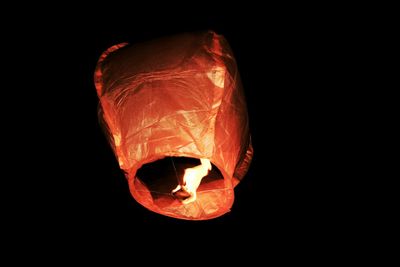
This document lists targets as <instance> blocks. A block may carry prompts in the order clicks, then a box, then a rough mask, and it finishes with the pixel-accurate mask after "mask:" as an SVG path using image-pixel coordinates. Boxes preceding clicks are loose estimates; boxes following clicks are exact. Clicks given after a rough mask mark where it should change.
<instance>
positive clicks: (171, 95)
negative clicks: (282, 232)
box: [95, 31, 253, 220]
mask: <svg viewBox="0 0 400 267" xmlns="http://www.w3.org/2000/svg"><path fill="white" fill-rule="evenodd" d="M95 85H96V90H97V94H98V97H99V99H100V105H99V119H100V123H101V124H102V126H103V129H104V130H105V133H106V136H107V137H108V140H109V142H110V144H111V146H112V148H113V151H114V153H115V155H116V157H117V159H118V163H119V165H120V168H121V169H122V170H123V171H124V173H125V174H126V178H127V181H128V184H129V189H130V192H131V194H132V196H133V197H134V198H135V199H136V201H137V202H139V203H140V204H141V205H143V206H144V207H146V208H147V209H149V210H151V211H154V212H157V213H160V214H163V215H166V216H170V217H174V218H178V219H186V220H206V219H211V218H215V217H218V216H221V215H223V214H225V213H226V212H228V211H229V210H230V208H231V207H232V204H233V201H234V187H235V186H236V185H237V184H238V183H239V182H240V180H241V179H243V177H244V176H245V174H246V172H247V170H248V168H249V165H250V162H251V159H252V156H253V148H252V144H251V138H250V133H249V126H248V117H247V108H246V102H245V98H244V94H243V90H242V87H241V82H240V78H239V73H238V69H237V66H236V62H235V59H234V56H233V53H232V51H231V49H230V47H229V45H228V43H227V41H226V40H225V38H223V37H222V36H221V35H218V34H216V33H214V32H211V31H209V32H202V33H193V34H191V33H187V34H181V35H176V36H171V37H165V38H162V39H158V40H153V41H148V42H145V43H141V44H133V45H128V44H127V43H122V44H118V45H115V46H112V47H111V48H109V49H108V50H107V51H105V52H104V53H103V54H102V55H101V56H100V59H99V61H98V64H97V67H96V70H95ZM165 158H171V165H172V166H173V167H174V169H175V173H174V175H173V176H175V177H174V179H175V180H174V181H173V182H171V181H172V180H171V179H170V177H169V176H168V175H167V172H153V173H155V178H154V179H153V180H152V182H149V181H148V180H146V179H144V177H143V175H142V177H141V176H140V175H139V174H140V173H141V170H142V169H143V168H147V167H148V166H153V165H154V166H155V164H156V163H157V162H159V161H162V160H163V159H165ZM179 158H192V159H197V161H200V162H199V163H200V164H195V165H193V166H189V167H188V168H185V169H184V171H183V173H182V172H180V171H179V166H175V165H176V164H177V163H178V160H177V159H179ZM174 159H175V160H174ZM152 164H153V165H152ZM216 172H218V173H219V175H220V179H214V180H213V179H211V178H210V177H211V176H213V175H214V174H215V173H216ZM154 181H156V182H154ZM152 183H153V184H152ZM154 184H157V186H156V187H153V185H154Z"/></svg>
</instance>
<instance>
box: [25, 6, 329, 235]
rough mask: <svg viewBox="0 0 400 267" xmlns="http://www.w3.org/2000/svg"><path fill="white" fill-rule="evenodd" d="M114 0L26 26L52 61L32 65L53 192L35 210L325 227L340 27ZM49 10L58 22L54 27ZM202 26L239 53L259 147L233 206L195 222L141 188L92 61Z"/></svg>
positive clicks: (40, 56)
mask: <svg viewBox="0 0 400 267" xmlns="http://www.w3.org/2000/svg"><path fill="white" fill-rule="evenodd" d="M107 12H110V13H112V11H108V10H107V8H106V7H105V8H103V9H102V10H101V12H99V13H91V12H87V13H83V14H81V15H80V16H79V18H78V17H75V16H74V15H72V14H71V15H70V16H64V17H61V18H57V15H56V14H54V15H50V18H49V19H48V20H47V22H46V23H45V22H43V23H38V24H37V25H36V24H35V25H34V26H32V29H30V28H29V29H30V32H31V33H32V32H35V31H34V30H35V29H37V31H36V33H35V35H34V38H33V37H32V38H30V37H29V38H28V37H26V38H25V40H26V42H25V43H26V46H27V47H34V49H33V50H32V51H31V52H30V53H32V54H33V55H34V60H33V61H32V62H33V63H34V62H35V60H38V61H40V62H41V64H43V65H44V66H45V67H44V68H43V69H40V70H38V69H36V67H35V64H33V65H32V66H31V68H35V70H34V71H36V72H39V73H40V75H39V74H38V75H35V77H36V79H37V80H38V81H40V83H36V86H38V88H39V89H38V90H37V91H35V92H34V93H32V94H33V95H34V96H35V99H38V102H36V103H35V104H34V105H35V107H36V108H35V112H36V113H38V115H37V117H40V118H41V120H40V122H37V123H35V124H34V127H32V128H31V129H36V131H34V133H33V134H34V135H35V136H38V137H37V139H35V140H36V142H35V144H34V147H35V151H38V152H42V153H44V154H45V155H44V156H43V157H42V158H41V160H40V163H41V164H40V168H43V167H44V169H40V172H41V173H42V176H43V177H42V178H39V180H38V181H37V185H36V186H38V185H39V186H38V187H40V192H42V191H43V192H45V193H42V194H37V196H36V198H37V199H38V200H39V202H38V204H37V206H39V207H41V208H40V209H38V210H41V211H43V213H44V214H45V215H46V216H48V217H49V219H48V220H46V222H45V223H44V224H45V225H58V224H59V225H60V227H59V230H60V231H62V232H63V231H65V232H68V230H71V229H77V230H82V231H84V232H86V233H87V234H88V235H93V236H98V235H104V234H107V235H111V236H113V235H120V234H123V233H126V232H129V231H130V230H132V231H136V232H137V231H142V230H143V231H145V232H151V231H164V232H165V234H166V235H168V234H169V233H172V232H173V231H176V230H177V229H186V230H185V231H188V232H193V231H196V230H200V229H202V230H205V231H203V232H206V231H208V230H216V231H222V232H224V233H225V234H226V235H229V233H230V232H231V230H230V229H235V230H234V231H237V234H240V235H243V236H247V235H252V236H254V234H255V233H258V234H261V233H263V234H266V235H274V236H275V237H276V236H278V235H291V234H295V235H303V234H304V233H305V232H310V231H311V232H314V233H315V232H317V231H318V230H316V229H320V230H321V229H322V230H323V231H324V229H325V228H324V227H325V226H326V225H327V223H328V222H331V221H332V220H333V218H332V217H330V215H329V214H330V213H329V212H327V210H330V208H329V207H330V206H329V205H330V202H329V201H328V200H327V199H326V194H328V192H329V182H327V181H331V180H332V179H333V177H334V170H332V168H331V167H325V166H326V164H327V161H328V160H327V159H326V157H325V151H326V150H327V149H329V148H330V147H331V146H333V144H332V142H335V140H333V139H329V140H327V139H326V138H325V136H326V133H328V132H329V133H331V131H333V130H334V129H330V128H329V125H326V121H327V120H328V116H330V114H326V113H325V112H323V111H326V110H324V109H325V107H326V106H327V105H329V104H331V103H330V102H331V100H330V92H331V91H332V88H333V87H334V86H335V84H334V80H332V77H330V76H329V75H331V74H329V73H331V69H329V70H327V67H328V66H327V65H329V64H326V62H329V61H331V60H332V58H334V57H335V55H334V53H335V51H333V50H332V49H331V48H332V46H334V45H332V42H334V40H333V39H330V35H329V34H326V33H332V32H333V30H332V27H331V25H330V24H329V23H321V21H322V20H323V14H322V15H321V16H314V17H312V18H311V17H307V16H302V15H301V14H297V13H296V12H295V11H292V13H291V14H287V13H285V12H283V11H282V12H280V13H279V14H276V13H274V12H273V11H268V10H265V11H262V10H261V11H260V10H259V12H254V11H249V10H247V9H243V10H242V9H241V8H239V7H237V8H236V10H235V11H232V12H212V11H209V12H207V11H205V12H203V13H202V12H198V13H185V14H180V13H179V12H176V13H178V14H174V15H172V14H168V13H167V12H166V13H161V14H158V13H157V14H154V13H151V12H147V13H146V12H143V13H142V14H141V15H140V16H135V12H133V11H132V13H131V14H130V15H127V14H120V15H119V14H116V13H113V16H108V15H107V14H108V13H107ZM252 12H253V13H252ZM245 14H246V15H245ZM86 15H87V16H86ZM52 21H56V22H57V27H56V30H53V29H51V28H50V27H48V28H46V27H47V26H48V23H51V22H52ZM202 30H214V31H215V32H217V33H218V34H221V35H223V36H225V38H226V39H227V41H228V42H229V44H230V46H231V48H232V50H233V53H234V55H235V57H236V60H237V64H238V68H239V72H240V75H241V79H242V84H243V88H244V91H245V95H246V101H247V104H248V112H249V118H250V132H251V136H252V142H253V147H254V157H253V161H252V164H251V166H250V169H249V171H248V173H247V175H246V176H245V178H244V179H243V181H242V182H241V183H240V184H239V185H238V186H237V187H236V188H235V202H234V204H233V207H232V210H231V212H229V213H227V214H226V215H224V216H222V217H219V218H216V219H213V220H209V221H197V222H193V221H184V220H177V219H173V218H169V217H166V216H163V215H159V214H156V213H153V212H151V211H149V210H147V209H146V208H144V207H142V206H141V205H140V204H138V203H137V202H136V201H135V200H134V199H133V197H132V196H131V194H130V192H129V188H128V183H127V181H126V179H125V177H124V174H123V173H122V171H121V170H120V169H119V166H118V163H117V161H116V159H115V157H114V154H113V152H112V150H111V148H110V146H109V144H108V143H107V140H106V138H105V136H104V134H103V132H102V129H101V127H100V126H99V123H98V118H97V105H98V98H97V95H96V91H95V87H94V83H93V73H94V69H95V66H96V63H97V60H98V58H99V56H100V55H101V53H102V52H103V51H104V50H106V49H107V48H109V47H110V46H112V45H115V44H118V43H121V42H129V43H132V44H133V43H138V42H142V41H146V40H151V39H154V38H158V37H163V36H168V35H171V34H176V33H182V32H192V31H202ZM35 40H41V42H36V41H35ZM30 44H32V46H29V45H30ZM329 67H330V68H332V66H331V65H329ZM36 72H35V73H36ZM328 74H329V75H328ZM44 76H45V77H44ZM39 103H40V104H39ZM36 113H35V114H36ZM53 115H54V116H53ZM53 117H54V118H53ZM43 147H45V148H46V149H43ZM37 165H39V164H37ZM34 168H38V166H36V165H35V166H34ZM32 205H34V204H32ZM34 206H35V207H37V206H36V204H35V205H34ZM61 225H66V226H65V227H64V226H61ZM325 230H326V229H325ZM178 231H179V230H178ZM250 233H251V234H250ZM66 235H68V234H66ZM232 235H234V234H233V233H232Z"/></svg>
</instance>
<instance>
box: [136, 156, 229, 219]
mask: <svg viewBox="0 0 400 267" xmlns="http://www.w3.org/2000/svg"><path fill="white" fill-rule="evenodd" d="M199 166H201V161H200V159H198V158H190V157H165V158H163V159H160V160H156V161H153V162H150V163H147V164H144V165H143V166H142V167H141V168H140V169H138V171H137V172H136V177H135V179H134V184H135V188H137V189H136V190H135V191H136V193H137V195H139V196H140V199H143V200H145V201H143V202H142V204H144V205H145V206H146V203H147V204H150V203H151V205H152V206H153V207H155V208H156V209H159V210H160V211H162V213H163V214H165V213H168V212H169V211H170V212H172V210H175V209H184V210H185V209H187V210H188V214H191V213H192V212H193V211H189V210H193V209H198V208H201V209H204V207H205V206H207V207H208V209H210V208H211V209H215V211H217V210H218V209H219V207H224V206H223V205H220V204H221V202H222V203H223V202H225V201H226V199H227V197H226V196H225V194H226V189H227V183H226V181H225V179H224V176H223V174H222V173H221V171H220V170H219V169H218V167H217V166H215V165H214V164H213V163H212V162H211V170H209V171H208V173H207V175H206V176H204V177H203V178H202V179H201V182H200V185H199V187H198V188H197V190H196V192H197V198H196V199H195V200H193V201H190V202H189V203H185V200H187V199H188V198H189V197H190V195H189V194H188V193H187V192H185V191H182V190H179V191H177V192H173V191H174V189H176V187H177V185H178V184H179V183H182V182H183V177H184V175H185V170H187V169H191V168H194V167H199ZM172 217H174V216H172Z"/></svg>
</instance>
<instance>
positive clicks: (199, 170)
mask: <svg viewBox="0 0 400 267" xmlns="http://www.w3.org/2000/svg"><path fill="white" fill-rule="evenodd" d="M200 162H201V165H198V166H195V167H193V168H187V169H185V174H184V176H183V183H182V185H180V184H179V185H178V186H177V187H176V188H175V189H174V190H172V193H175V192H177V191H179V190H182V191H185V192H187V193H188V194H189V195H190V196H189V197H188V198H186V199H184V200H183V201H182V203H183V204H189V203H191V202H193V201H195V200H196V198H197V194H196V191H197V188H198V187H199V185H200V183H201V180H202V179H203V178H204V177H205V176H206V175H207V174H208V171H211V162H210V160H208V159H200Z"/></svg>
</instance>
